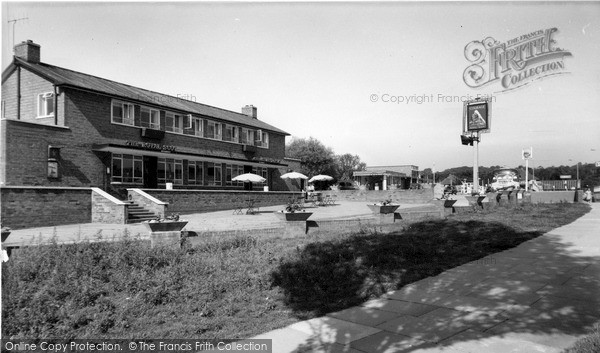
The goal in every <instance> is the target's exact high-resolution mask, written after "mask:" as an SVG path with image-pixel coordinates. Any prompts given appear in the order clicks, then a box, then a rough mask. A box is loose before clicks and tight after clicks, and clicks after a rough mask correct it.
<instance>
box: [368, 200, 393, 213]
mask: <svg viewBox="0 0 600 353" xmlns="http://www.w3.org/2000/svg"><path fill="white" fill-rule="evenodd" d="M367 206H368V207H369V208H370V209H371V211H373V213H383V214H388V213H394V212H395V211H396V210H397V209H398V207H400V205H399V204H397V203H393V202H392V200H391V199H390V200H385V201H382V202H379V203H375V204H372V205H371V204H368V205H367Z"/></svg>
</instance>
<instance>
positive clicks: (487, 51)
mask: <svg viewBox="0 0 600 353" xmlns="http://www.w3.org/2000/svg"><path fill="white" fill-rule="evenodd" d="M557 31H558V29H556V28H548V29H545V30H542V29H540V30H538V31H534V32H531V33H526V34H523V35H521V36H518V37H515V38H513V39H510V40H508V41H506V42H504V43H501V42H499V41H497V40H495V39H494V38H492V37H488V38H486V39H484V40H481V41H472V42H471V43H469V44H467V45H466V46H465V57H466V59H467V60H468V61H469V62H471V65H469V66H468V67H467V68H466V69H465V71H464V72H463V80H464V82H465V83H466V84H467V86H469V87H472V88H479V87H483V86H487V85H499V86H500V88H501V90H500V91H509V90H512V89H515V88H518V87H522V86H525V85H527V84H529V83H531V82H533V81H535V80H539V79H541V78H544V77H547V76H552V75H557V74H564V73H566V71H565V62H564V58H565V56H571V55H572V54H571V52H569V51H568V50H565V49H561V48H559V47H558V46H557V45H556V44H557V43H556V40H555V39H554V34H555V33H556V32H557Z"/></svg>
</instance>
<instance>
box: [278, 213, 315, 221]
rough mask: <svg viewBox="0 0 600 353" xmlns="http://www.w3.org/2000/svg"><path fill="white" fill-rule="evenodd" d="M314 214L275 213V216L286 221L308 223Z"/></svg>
mask: <svg viewBox="0 0 600 353" xmlns="http://www.w3.org/2000/svg"><path fill="white" fill-rule="evenodd" d="M312 214H313V213H312V212H294V213H291V212H275V215H276V216H277V217H279V218H280V219H282V220H284V221H296V222H298V221H306V220H307V219H308V217H310V216H312Z"/></svg>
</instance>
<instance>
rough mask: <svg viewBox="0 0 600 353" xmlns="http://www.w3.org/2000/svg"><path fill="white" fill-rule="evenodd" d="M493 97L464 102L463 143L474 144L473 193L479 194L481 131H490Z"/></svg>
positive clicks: (461, 137)
mask: <svg viewBox="0 0 600 353" xmlns="http://www.w3.org/2000/svg"><path fill="white" fill-rule="evenodd" d="M491 121H492V99H491V97H488V98H481V97H478V98H476V99H474V100H469V101H465V102H464V103H463V133H462V135H461V136H460V139H461V141H462V144H463V145H471V146H473V144H475V145H474V146H473V192H472V193H473V194H479V141H480V138H481V133H485V132H490V128H491Z"/></svg>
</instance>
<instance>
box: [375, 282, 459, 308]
mask: <svg viewBox="0 0 600 353" xmlns="http://www.w3.org/2000/svg"><path fill="white" fill-rule="evenodd" d="M449 295H450V294H447V293H442V292H435V291H431V290H426V289H416V288H415V287H412V286H411V285H408V286H405V287H404V288H402V289H399V290H397V291H392V292H389V293H386V294H385V295H384V298H388V299H395V300H404V301H408V302H413V303H421V304H433V303H435V302H437V301H439V300H440V299H443V298H446V297H447V296H449Z"/></svg>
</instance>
